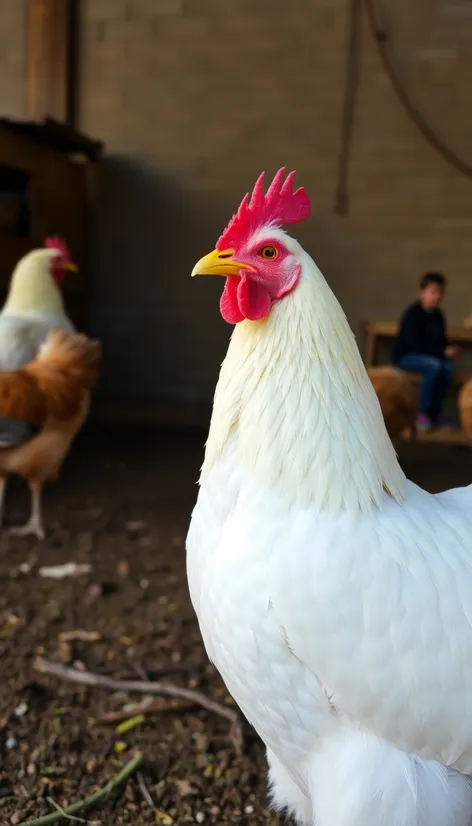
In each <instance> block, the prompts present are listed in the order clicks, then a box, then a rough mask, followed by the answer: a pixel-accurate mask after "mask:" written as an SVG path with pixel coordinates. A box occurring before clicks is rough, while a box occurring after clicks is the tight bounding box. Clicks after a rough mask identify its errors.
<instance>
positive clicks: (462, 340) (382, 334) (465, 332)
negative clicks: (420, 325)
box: [361, 321, 472, 386]
mask: <svg viewBox="0 0 472 826" xmlns="http://www.w3.org/2000/svg"><path fill="white" fill-rule="evenodd" d="M397 332H398V324H397V323H396V321H372V322H362V324H361V335H362V336H363V337H365V350H364V362H365V366H366V367H374V366H375V365H376V363H377V349H378V345H379V343H380V342H381V341H385V340H390V341H392V342H393V340H394V338H395V337H396V335H397ZM447 335H448V339H449V341H450V342H451V343H453V344H460V345H461V347H464V348H465V347H471V348H472V328H471V327H462V326H450V327H448V330H447ZM470 378H472V373H471V372H470V371H464V370H463V371H460V370H458V371H456V372H455V374H454V381H455V383H456V384H457V385H458V386H461V385H463V384H464V382H466V381H467V379H470Z"/></svg>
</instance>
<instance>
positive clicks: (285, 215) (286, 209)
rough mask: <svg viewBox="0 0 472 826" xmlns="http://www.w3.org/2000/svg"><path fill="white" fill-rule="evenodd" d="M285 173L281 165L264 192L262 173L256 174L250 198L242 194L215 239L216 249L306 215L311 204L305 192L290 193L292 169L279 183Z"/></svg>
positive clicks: (296, 221) (306, 216) (227, 246)
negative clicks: (234, 209)
mask: <svg viewBox="0 0 472 826" xmlns="http://www.w3.org/2000/svg"><path fill="white" fill-rule="evenodd" d="M284 174H285V167H282V169H279V171H278V172H277V173H276V175H275V177H274V180H273V181H272V183H271V185H270V186H269V189H268V190H267V192H266V193H265V194H264V190H263V189H262V184H263V181H264V175H265V173H264V172H263V173H262V175H259V177H258V179H257V181H256V184H255V186H254V189H253V190H252V195H251V197H249V193H247V195H245V196H244V198H243V200H242V201H241V205H240V207H239V209H238V211H237V213H236V215H233V217H232V218H231V221H230V222H229V224H228V226H227V227H226V229H225V231H224V232H223V233H222V235H220V237H219V238H218V241H217V243H216V247H217V249H220V250H222V249H228V248H229V247H232V246H234V244H236V243H238V241H241V240H244V239H246V238H247V237H248V235H250V234H252V233H253V232H255V231H256V230H258V229H260V228H262V227H264V226H268V225H269V224H270V225H271V226H274V227H279V228H280V227H283V226H284V225H285V224H299V223H300V222H301V221H305V220H306V218H308V216H309V214H310V208H311V205H310V199H309V197H308V195H307V193H306V191H305V190H304V189H303V187H300V189H297V190H296V191H295V192H293V191H292V184H293V179H294V177H295V172H289V174H288V175H287V177H286V178H285V181H284V182H283V183H282V181H283V178H284Z"/></svg>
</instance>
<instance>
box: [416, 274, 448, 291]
mask: <svg viewBox="0 0 472 826" xmlns="http://www.w3.org/2000/svg"><path fill="white" fill-rule="evenodd" d="M430 284H438V286H439V287H445V286H446V278H445V276H444V275H443V274H442V273H440V272H425V274H424V275H422V276H421V278H420V290H425V289H426V287H429V285H430Z"/></svg>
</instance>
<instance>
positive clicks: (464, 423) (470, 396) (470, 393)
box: [457, 379, 472, 439]
mask: <svg viewBox="0 0 472 826" xmlns="http://www.w3.org/2000/svg"><path fill="white" fill-rule="evenodd" d="M457 403H458V407H459V416H460V420H461V427H462V430H463V431H464V433H465V434H466V436H467V437H468V438H469V439H472V379H469V380H468V381H466V383H465V384H464V385H463V387H462V388H461V391H460V393H459V398H458V401H457Z"/></svg>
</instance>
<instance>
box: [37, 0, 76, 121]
mask: <svg viewBox="0 0 472 826" xmlns="http://www.w3.org/2000/svg"><path fill="white" fill-rule="evenodd" d="M73 7H74V4H73V3H72V2H71V0H29V44H28V46H29V61H28V115H29V117H30V118H32V119H34V120H42V119H43V118H44V117H46V116H49V117H52V118H56V119H57V120H59V121H62V122H67V121H69V120H70V98H71V61H70V53H71V32H72V28H71V16H72V13H73Z"/></svg>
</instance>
